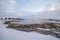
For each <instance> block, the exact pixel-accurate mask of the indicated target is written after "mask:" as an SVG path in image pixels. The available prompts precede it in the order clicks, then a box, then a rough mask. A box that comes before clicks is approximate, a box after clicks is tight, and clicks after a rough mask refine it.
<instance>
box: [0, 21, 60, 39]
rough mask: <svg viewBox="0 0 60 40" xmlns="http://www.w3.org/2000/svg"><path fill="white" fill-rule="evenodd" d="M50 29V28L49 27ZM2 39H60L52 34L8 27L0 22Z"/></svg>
mask: <svg viewBox="0 0 60 40" xmlns="http://www.w3.org/2000/svg"><path fill="white" fill-rule="evenodd" d="M47 30H48V29H47ZM0 40H60V39H59V38H55V37H53V36H51V35H43V34H40V33H37V32H23V31H18V30H14V29H8V28H6V25H4V24H3V23H2V22H0Z"/></svg>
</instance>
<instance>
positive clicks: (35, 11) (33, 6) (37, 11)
mask: <svg viewBox="0 0 60 40" xmlns="http://www.w3.org/2000/svg"><path fill="white" fill-rule="evenodd" d="M0 16H1V17H4V16H5V17H6V16H8V17H10V16H14V17H26V18H29V17H32V18H38V17H40V18H59V17H60V0H0Z"/></svg>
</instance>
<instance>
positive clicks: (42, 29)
mask: <svg viewBox="0 0 60 40" xmlns="http://www.w3.org/2000/svg"><path fill="white" fill-rule="evenodd" d="M4 24H7V25H8V26H7V28H11V29H16V30H19V31H25V32H32V31H35V32H38V33H42V34H45V35H52V36H54V37H57V38H60V24H58V23H53V22H43V23H38V24H17V23H16V21H5V22H4Z"/></svg>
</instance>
